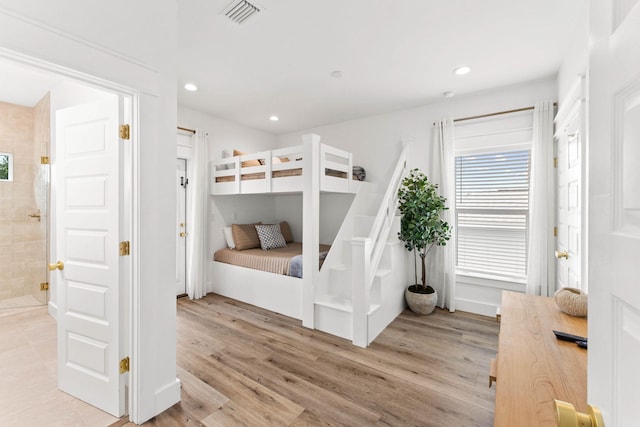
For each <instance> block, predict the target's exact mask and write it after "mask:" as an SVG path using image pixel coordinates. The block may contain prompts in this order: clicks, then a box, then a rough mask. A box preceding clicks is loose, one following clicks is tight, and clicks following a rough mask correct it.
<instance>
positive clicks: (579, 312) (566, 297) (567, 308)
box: [553, 288, 587, 317]
mask: <svg viewBox="0 0 640 427" xmlns="http://www.w3.org/2000/svg"><path fill="white" fill-rule="evenodd" d="M553 299H554V300H555V302H556V305H557V306H558V308H559V309H560V310H561V311H563V312H565V313H567V314H569V315H571V316H576V317H585V316H586V315H587V294H585V293H584V292H582V291H581V290H580V289H576V288H560V289H558V290H557V291H556V293H555V294H553Z"/></svg>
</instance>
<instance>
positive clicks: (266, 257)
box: [213, 242, 331, 276]
mask: <svg viewBox="0 0 640 427" xmlns="http://www.w3.org/2000/svg"><path fill="white" fill-rule="evenodd" d="M319 247H320V255H321V256H320V258H321V259H322V258H324V257H323V256H322V255H323V254H324V255H326V253H327V252H328V251H329V249H330V248H331V246H330V245H319ZM300 254H302V243H300V242H293V243H287V246H286V247H284V248H277V249H269V250H268V251H265V250H263V249H260V248H255V249H245V250H243V251H237V250H235V249H229V248H225V249H220V250H218V251H216V252H215V254H213V260H214V261H219V262H224V263H227V264H233V265H238V266H241V267H247V268H253V269H255V270H262V271H267V272H269V273H276V274H284V275H285V276H288V275H289V270H290V267H291V260H292V259H293V258H294V257H295V256H297V255H300Z"/></svg>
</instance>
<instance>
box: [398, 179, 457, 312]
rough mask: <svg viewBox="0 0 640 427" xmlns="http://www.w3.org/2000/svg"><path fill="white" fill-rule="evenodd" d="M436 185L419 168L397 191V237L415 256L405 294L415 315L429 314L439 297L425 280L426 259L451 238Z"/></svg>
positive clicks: (444, 207) (443, 206)
mask: <svg viewBox="0 0 640 427" xmlns="http://www.w3.org/2000/svg"><path fill="white" fill-rule="evenodd" d="M437 190H438V186H437V185H436V184H433V183H431V182H429V178H427V176H426V175H425V174H424V173H422V172H420V171H419V170H418V169H413V170H412V171H411V172H410V173H409V175H408V176H407V177H405V178H404V179H403V180H402V184H401V186H400V188H399V189H398V209H399V210H400V213H401V215H402V217H401V219H400V232H399V233H398V237H399V238H400V240H402V241H403V242H404V247H405V248H406V249H407V250H408V251H410V252H413V254H414V256H413V257H414V278H415V281H414V284H413V285H411V286H409V287H408V288H407V290H406V291H405V298H406V300H407V304H408V305H409V308H410V309H411V311H413V312H414V313H418V314H429V313H431V312H432V311H433V309H434V308H435V306H436V302H437V301H438V294H437V292H436V291H435V289H433V288H432V287H431V286H429V285H427V280H426V258H427V255H428V254H429V251H430V250H431V249H432V248H433V247H434V246H444V245H446V244H447V241H448V240H449V239H450V238H451V227H450V226H449V223H447V222H446V221H444V220H443V219H442V218H441V214H442V212H444V211H445V210H447V209H448V208H447V206H446V205H445V202H446V201H447V199H446V198H444V197H442V196H440V195H439V194H438V191H437ZM416 253H417V254H418V255H419V256H420V261H421V265H422V279H421V282H420V283H418V262H417V257H416Z"/></svg>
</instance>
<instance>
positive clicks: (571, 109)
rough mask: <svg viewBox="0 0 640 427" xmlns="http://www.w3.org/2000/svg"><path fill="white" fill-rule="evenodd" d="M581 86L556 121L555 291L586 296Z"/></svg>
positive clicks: (583, 102) (573, 91)
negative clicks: (576, 290) (575, 291)
mask: <svg viewBox="0 0 640 427" xmlns="http://www.w3.org/2000/svg"><path fill="white" fill-rule="evenodd" d="M583 85H584V77H580V79H579V80H578V81H577V82H576V84H575V85H574V88H573V90H572V91H571V93H570V94H569V95H568V96H567V99H565V100H563V101H564V102H563V103H562V104H561V107H560V111H559V112H558V117H557V121H556V134H555V138H556V144H557V154H556V156H557V169H556V173H557V175H556V176H557V185H558V194H557V203H556V206H557V238H556V277H557V283H556V289H559V288H563V287H572V288H579V289H582V290H583V291H585V292H586V291H587V289H586V283H583V280H582V259H583V258H582V257H583V255H585V254H583V250H582V247H583V239H582V214H583V210H582V199H583V197H582V162H583V141H584V137H585V133H586V132H585V131H584V129H583V128H584V120H585V118H584V112H585V111H584V109H585V99H584V96H583V92H584V90H583ZM584 282H586V280H585V281H584ZM553 291H555V290H551V293H553Z"/></svg>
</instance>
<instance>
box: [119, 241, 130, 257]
mask: <svg viewBox="0 0 640 427" xmlns="http://www.w3.org/2000/svg"><path fill="white" fill-rule="evenodd" d="M124 255H129V242H128V241H126V242H120V256H124Z"/></svg>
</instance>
